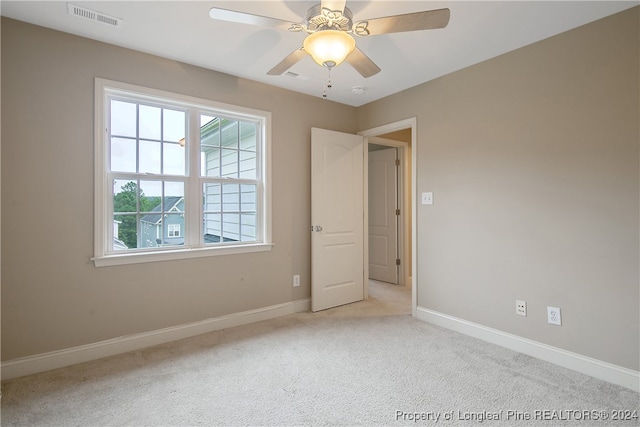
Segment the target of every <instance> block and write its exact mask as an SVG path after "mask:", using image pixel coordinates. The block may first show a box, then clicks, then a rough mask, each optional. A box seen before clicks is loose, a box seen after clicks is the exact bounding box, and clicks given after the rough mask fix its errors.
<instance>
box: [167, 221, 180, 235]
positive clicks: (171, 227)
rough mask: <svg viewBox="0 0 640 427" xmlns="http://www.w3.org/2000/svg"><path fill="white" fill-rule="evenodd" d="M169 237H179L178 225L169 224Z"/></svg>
mask: <svg viewBox="0 0 640 427" xmlns="http://www.w3.org/2000/svg"><path fill="white" fill-rule="evenodd" d="M168 228H169V237H180V224H169V225H168Z"/></svg>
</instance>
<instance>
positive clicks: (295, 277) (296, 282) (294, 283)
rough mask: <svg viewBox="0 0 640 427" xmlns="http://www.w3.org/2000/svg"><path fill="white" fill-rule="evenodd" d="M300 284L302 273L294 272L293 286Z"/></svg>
mask: <svg viewBox="0 0 640 427" xmlns="http://www.w3.org/2000/svg"><path fill="white" fill-rule="evenodd" d="M298 286H300V275H299V274H294V275H293V287H294V288H297V287H298Z"/></svg>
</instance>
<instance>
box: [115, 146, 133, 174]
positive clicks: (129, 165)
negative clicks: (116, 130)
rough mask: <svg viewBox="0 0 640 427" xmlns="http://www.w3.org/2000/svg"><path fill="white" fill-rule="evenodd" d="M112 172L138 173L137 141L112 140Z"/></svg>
mask: <svg viewBox="0 0 640 427" xmlns="http://www.w3.org/2000/svg"><path fill="white" fill-rule="evenodd" d="M111 171H113V172H135V171H136V140H135V139H124V138H111Z"/></svg>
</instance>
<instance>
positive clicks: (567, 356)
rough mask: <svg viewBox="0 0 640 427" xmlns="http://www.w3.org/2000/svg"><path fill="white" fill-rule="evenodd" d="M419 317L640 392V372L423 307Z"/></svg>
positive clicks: (418, 314)
mask: <svg viewBox="0 0 640 427" xmlns="http://www.w3.org/2000/svg"><path fill="white" fill-rule="evenodd" d="M416 317H417V318H418V319H420V320H422V321H425V322H429V323H433V324H434V325H438V326H442V327H443V328H447V329H451V330H453V331H456V332H460V333H461V334H464V335H469V336H472V337H474V338H479V339H481V340H483V341H487V342H490V343H492V344H497V345H499V346H502V347H506V348H508V349H510V350H514V351H517V352H519V353H523V354H526V355H528V356H533V357H536V358H538V359H542V360H545V361H547V362H551V363H553V364H556V365H559V366H562V367H564V368H568V369H572V370H574V371H577V372H580V373H583V374H586V375H589V376H592V377H594V378H598V379H601V380H603V381H607V382H610V383H613V384H617V385H620V386H623V387H626V388H629V389H631V390H633V391H636V392H640V372H638V371H634V370H631V369H627V368H623V367H622V366H617V365H613V364H611V363H608V362H603V361H601V360H597V359H593V358H590V357H587V356H583V355H581V354H578V353H573V352H571V351H567V350H563V349H561V348H557V347H553V346H550V345H547V344H543V343H540V342H537V341H533V340H530V339H527V338H523V337H520V336H517V335H513V334H509V333H507V332H503V331H500V330H498V329H493V328H489V327H486V326H482V325H480V324H477V323H473V322H468V321H466V320H463V319H459V318H457V317H453V316H449V315H447V314H443V313H439V312H437V311H433V310H429V309H426V308H423V307H418V308H417V313H416Z"/></svg>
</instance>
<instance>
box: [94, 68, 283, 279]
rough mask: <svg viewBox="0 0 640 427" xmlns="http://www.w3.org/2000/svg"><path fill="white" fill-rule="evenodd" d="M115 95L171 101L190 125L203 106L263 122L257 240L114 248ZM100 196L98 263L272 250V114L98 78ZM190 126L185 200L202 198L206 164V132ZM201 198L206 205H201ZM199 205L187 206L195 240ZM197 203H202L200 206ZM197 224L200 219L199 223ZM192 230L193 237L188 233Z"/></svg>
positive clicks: (96, 164)
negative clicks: (202, 133)
mask: <svg viewBox="0 0 640 427" xmlns="http://www.w3.org/2000/svg"><path fill="white" fill-rule="evenodd" d="M111 95H116V96H117V95H120V96H132V97H135V98H137V99H139V100H141V99H144V100H148V101H151V102H155V103H157V102H160V103H166V104H168V105H170V106H174V107H176V106H178V107H181V108H183V109H187V110H189V115H188V117H189V119H188V120H189V123H188V129H199V128H200V126H199V120H200V117H199V114H198V113H200V112H202V110H205V112H206V110H209V111H211V110H214V111H215V113H217V114H219V115H222V116H228V117H233V118H238V119H239V120H242V119H243V118H244V119H247V120H251V121H258V126H259V127H260V129H259V132H260V133H261V135H262V138H260V139H259V140H258V141H257V144H259V145H260V148H259V149H260V150H261V156H260V164H259V165H258V168H257V169H258V173H259V175H260V176H259V177H258V178H259V182H260V185H259V189H258V195H257V197H258V199H259V200H258V202H259V204H261V212H262V216H261V217H260V216H259V217H258V218H257V222H258V223H257V226H258V230H259V231H258V235H257V240H258V241H257V242H233V243H230V244H223V245H215V246H210V245H204V244H200V243H197V244H193V243H192V244H190V245H185V246H184V247H179V248H176V247H173V248H170V249H169V248H161V249H156V248H154V249H153V250H150V249H148V248H147V249H145V250H140V251H118V252H116V251H110V250H109V247H110V246H109V242H110V241H112V240H113V214H112V213H111V212H110V209H109V206H110V202H109V201H108V198H109V197H111V199H112V198H113V195H112V192H113V189H112V188H111V187H112V184H111V182H110V179H109V170H108V161H109V158H108V153H109V142H110V141H109V123H108V122H107V120H106V118H107V116H108V115H107V112H108V111H109V108H110V104H109V97H110V96H111ZM94 120H95V122H94V123H95V129H94V132H95V135H94V144H95V158H94V168H95V177H94V182H95V201H94V210H95V212H94V215H95V222H94V227H95V229H94V257H93V258H92V261H93V262H94V264H95V266H96V267H104V266H113V265H123V264H137V263H143V262H157V261H169V260H177V259H189V258H201V257H209V256H218V255H230V254H243V253H252V252H263V251H269V250H271V248H272V247H273V243H272V240H271V113H270V112H267V111H261V110H256V109H251V108H246V107H239V106H235V105H229V104H223V103H219V102H215V101H211V100H208V99H202V98H196V97H191V96H187V95H181V94H176V93H171V92H167V91H162V90H157V89H150V88H145V87H141V86H136V85H131V84H127V83H120V82H115V81H111V80H105V79H101V78H96V79H95V117H94ZM192 133H195V135H191V134H189V131H188V130H187V142H186V147H187V156H188V160H187V177H186V178H185V179H186V181H185V183H186V185H185V203H186V201H187V200H194V201H197V200H201V197H202V196H201V194H202V183H201V179H200V176H199V164H200V158H199V157H200V134H199V132H192ZM198 203H200V205H198ZM192 206H193V207H190V208H188V209H187V215H188V216H189V218H188V221H189V223H190V224H192V226H191V227H187V230H185V233H183V234H185V237H186V238H187V241H189V242H200V241H201V239H200V236H199V234H201V229H200V224H202V215H203V214H202V207H201V202H194V203H193V204H192ZM196 207H197V208H196ZM193 224H197V226H194V225H193ZM186 234H189V236H186Z"/></svg>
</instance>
